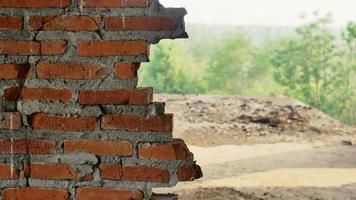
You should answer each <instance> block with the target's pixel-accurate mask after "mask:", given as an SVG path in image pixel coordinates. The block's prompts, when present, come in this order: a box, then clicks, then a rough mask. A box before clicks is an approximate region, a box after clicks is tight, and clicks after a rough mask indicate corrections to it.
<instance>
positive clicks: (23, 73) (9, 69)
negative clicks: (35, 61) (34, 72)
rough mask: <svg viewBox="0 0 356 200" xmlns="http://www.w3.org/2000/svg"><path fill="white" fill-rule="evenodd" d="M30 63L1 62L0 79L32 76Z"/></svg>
mask: <svg viewBox="0 0 356 200" xmlns="http://www.w3.org/2000/svg"><path fill="white" fill-rule="evenodd" d="M30 69H31V65H30V64H0V79H22V80H23V79H27V78H31V72H30Z"/></svg>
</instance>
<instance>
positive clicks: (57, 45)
mask: <svg viewBox="0 0 356 200" xmlns="http://www.w3.org/2000/svg"><path fill="white" fill-rule="evenodd" d="M66 50H67V42H66V41H64V40H43V41H41V54H42V55H60V54H64V53H65V52H66Z"/></svg>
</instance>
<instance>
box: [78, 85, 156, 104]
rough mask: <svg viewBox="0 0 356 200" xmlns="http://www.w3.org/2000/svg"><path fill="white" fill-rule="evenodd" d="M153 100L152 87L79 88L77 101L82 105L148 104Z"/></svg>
mask: <svg viewBox="0 0 356 200" xmlns="http://www.w3.org/2000/svg"><path fill="white" fill-rule="evenodd" d="M152 100H153V89H152V88H139V89H118V90H81V91H80V93H79V103H80V104H83V105H95V104H114V105H122V104H132V105H148V104H150V103H152Z"/></svg>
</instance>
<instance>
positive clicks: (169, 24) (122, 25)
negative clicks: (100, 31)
mask: <svg viewBox="0 0 356 200" xmlns="http://www.w3.org/2000/svg"><path fill="white" fill-rule="evenodd" d="M104 23H105V30H107V31H174V30H175V29H176V24H175V22H174V21H173V20H172V18H170V17H167V16H128V17H121V16H112V17H106V18H105V19H104Z"/></svg>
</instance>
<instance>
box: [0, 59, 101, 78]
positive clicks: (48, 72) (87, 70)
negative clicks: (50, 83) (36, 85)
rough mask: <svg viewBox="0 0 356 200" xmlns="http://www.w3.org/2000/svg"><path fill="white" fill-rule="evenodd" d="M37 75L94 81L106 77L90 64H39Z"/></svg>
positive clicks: (99, 69) (99, 68)
mask: <svg viewBox="0 0 356 200" xmlns="http://www.w3.org/2000/svg"><path fill="white" fill-rule="evenodd" d="M0 73H1V71H0ZM37 75H38V78H40V79H72V80H96V79H101V78H104V77H106V76H107V69H106V68H105V67H104V66H102V65H100V64H91V63H53V64H50V63H46V62H41V63H38V64H37Z"/></svg>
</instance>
